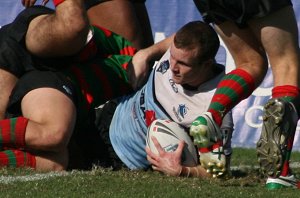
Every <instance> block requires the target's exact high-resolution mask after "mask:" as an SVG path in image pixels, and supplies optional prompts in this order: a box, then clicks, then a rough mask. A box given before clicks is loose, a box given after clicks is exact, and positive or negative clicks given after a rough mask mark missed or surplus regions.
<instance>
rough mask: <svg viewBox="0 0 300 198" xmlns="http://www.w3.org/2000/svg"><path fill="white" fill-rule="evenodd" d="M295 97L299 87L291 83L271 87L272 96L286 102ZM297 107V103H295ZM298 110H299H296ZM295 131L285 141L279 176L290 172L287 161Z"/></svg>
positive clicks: (297, 95)
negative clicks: (285, 145)
mask: <svg viewBox="0 0 300 198" xmlns="http://www.w3.org/2000/svg"><path fill="white" fill-rule="evenodd" d="M297 97H299V88H298V87H296V86H292V85H283V86H276V87H274V88H273V89H272V98H280V99H282V100H284V101H287V102H292V101H293V100H295V99H296V98H297ZM295 106H296V108H297V109H298V108H299V107H298V105H295ZM297 111H298V112H299V110H297ZM294 136H295V133H293V134H291V136H290V137H289V138H288V143H287V152H286V153H284V155H283V158H284V163H283V167H282V171H281V176H288V175H289V174H290V166H289V161H290V157H291V152H292V148H293V142H294Z"/></svg>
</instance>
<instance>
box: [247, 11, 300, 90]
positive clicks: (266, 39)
mask: <svg viewBox="0 0 300 198" xmlns="http://www.w3.org/2000/svg"><path fill="white" fill-rule="evenodd" d="M283 16H284V18H283ZM287 21H288V23H287ZM250 24H251V28H252V29H253V30H254V32H255V34H256V36H257V38H258V39H261V42H262V44H263V46H264V48H265V50H266V52H267V54H268V57H269V60H270V64H271V67H272V71H273V75H274V86H280V85H294V86H298V82H299V77H298V76H299V47H298V28H297V22H296V19H295V15H294V11H293V8H292V7H285V8H283V9H281V10H280V11H278V12H276V13H274V14H272V15H269V16H267V17H264V18H262V19H257V20H252V21H251V23H250ZM270 24H271V25H272V26H270Z"/></svg>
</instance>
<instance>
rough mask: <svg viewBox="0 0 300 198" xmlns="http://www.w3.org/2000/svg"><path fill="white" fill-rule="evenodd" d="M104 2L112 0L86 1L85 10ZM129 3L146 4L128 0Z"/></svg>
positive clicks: (138, 0) (137, 0) (143, 0)
mask: <svg viewBox="0 0 300 198" xmlns="http://www.w3.org/2000/svg"><path fill="white" fill-rule="evenodd" d="M106 1H112V0H86V1H85V2H84V4H85V8H86V9H87V10H88V9H89V8H91V7H93V6H95V5H97V4H99V3H104V2H106ZM129 1H131V2H133V3H145V2H146V0H129Z"/></svg>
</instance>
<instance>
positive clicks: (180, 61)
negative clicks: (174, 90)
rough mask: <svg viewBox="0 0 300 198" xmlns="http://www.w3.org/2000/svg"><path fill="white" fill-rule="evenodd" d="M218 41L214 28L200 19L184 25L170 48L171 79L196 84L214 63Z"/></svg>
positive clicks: (180, 82) (179, 82)
mask: <svg viewBox="0 0 300 198" xmlns="http://www.w3.org/2000/svg"><path fill="white" fill-rule="evenodd" d="M219 46H220V41H219V38H218V35H217V33H216V32H215V30H214V29H213V28H212V27H211V26H210V25H208V24H206V23H204V22H201V21H193V22H190V23H188V24H186V25H184V26H183V27H182V28H180V30H179V31H178V32H177V33H176V34H175V36H174V41H173V43H172V45H171V48H170V55H171V57H170V65H171V70H172V72H173V80H174V81H175V82H176V83H178V84H188V85H191V86H198V85H199V84H201V82H203V81H205V79H204V78H205V77H206V76H207V74H208V72H210V70H211V69H212V65H214V63H215V56H216V53H217V52H218V49H219Z"/></svg>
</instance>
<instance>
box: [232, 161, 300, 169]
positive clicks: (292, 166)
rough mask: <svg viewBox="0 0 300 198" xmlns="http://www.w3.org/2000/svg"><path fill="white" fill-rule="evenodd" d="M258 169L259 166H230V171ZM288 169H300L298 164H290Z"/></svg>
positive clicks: (299, 163)
mask: <svg viewBox="0 0 300 198" xmlns="http://www.w3.org/2000/svg"><path fill="white" fill-rule="evenodd" d="M245 168H246V169H250V168H252V169H253V168H254V169H259V166H247V165H241V166H231V167H230V169H231V170H240V169H245ZM290 168H300V162H292V163H290Z"/></svg>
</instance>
